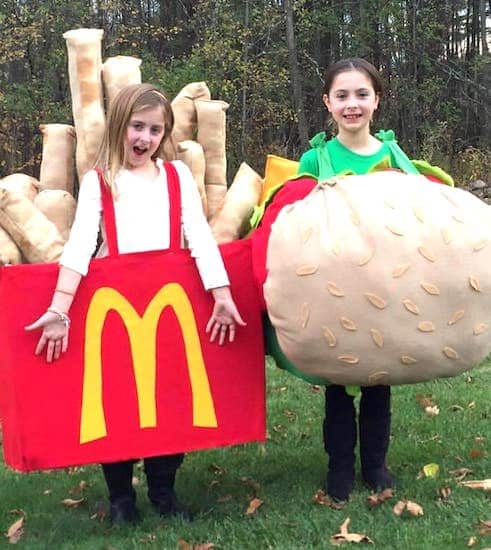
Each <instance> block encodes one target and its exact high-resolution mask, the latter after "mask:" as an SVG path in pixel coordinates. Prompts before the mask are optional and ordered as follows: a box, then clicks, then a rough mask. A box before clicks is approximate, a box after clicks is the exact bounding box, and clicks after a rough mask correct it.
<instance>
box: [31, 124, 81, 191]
mask: <svg viewBox="0 0 491 550" xmlns="http://www.w3.org/2000/svg"><path fill="white" fill-rule="evenodd" d="M39 129H40V131H41V134H42V136H43V153H42V160H41V171H40V175H39V188H40V189H61V190H62V191H66V192H68V193H70V194H71V195H73V181H74V175H75V165H74V159H75V128H74V127H73V126H70V125H69V124H40V125H39Z"/></svg>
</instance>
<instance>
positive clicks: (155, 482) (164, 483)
mask: <svg viewBox="0 0 491 550" xmlns="http://www.w3.org/2000/svg"><path fill="white" fill-rule="evenodd" d="M183 459H184V455H183V454H176V455H167V456H154V457H151V458H146V459H145V461H144V464H145V474H146V475H147V485H148V498H149V499H150V502H151V503H152V505H153V507H154V508H155V510H156V511H157V513H158V514H159V515H160V516H162V517H172V516H179V517H181V518H182V519H185V520H187V521H190V520H191V514H190V513H189V511H188V510H186V509H185V508H183V507H182V506H181V505H180V504H179V502H178V500H177V497H176V493H175V491H174V482H175V479H176V472H177V469H178V468H179V466H180V465H181V464H182V461H183Z"/></svg>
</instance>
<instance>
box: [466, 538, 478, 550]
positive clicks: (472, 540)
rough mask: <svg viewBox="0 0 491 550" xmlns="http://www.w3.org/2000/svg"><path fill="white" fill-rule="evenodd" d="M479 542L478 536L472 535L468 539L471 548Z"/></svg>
mask: <svg viewBox="0 0 491 550" xmlns="http://www.w3.org/2000/svg"><path fill="white" fill-rule="evenodd" d="M476 544H477V538H476V537H470V538H469V540H468V541H467V546H468V547H469V548H471V547H472V546H476Z"/></svg>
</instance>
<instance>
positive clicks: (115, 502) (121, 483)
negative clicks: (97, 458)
mask: <svg viewBox="0 0 491 550" xmlns="http://www.w3.org/2000/svg"><path fill="white" fill-rule="evenodd" d="M133 463H134V460H127V461H125V462H112V463H109V464H101V466H102V471H103V472H104V477H105V479H106V484H107V488H108V490H109V501H110V503H111V508H110V519H111V522H112V523H115V524H116V523H137V522H138V521H140V514H139V513H138V510H137V509H136V506H135V503H136V493H135V490H134V489H133V486H132V483H131V482H132V477H133Z"/></svg>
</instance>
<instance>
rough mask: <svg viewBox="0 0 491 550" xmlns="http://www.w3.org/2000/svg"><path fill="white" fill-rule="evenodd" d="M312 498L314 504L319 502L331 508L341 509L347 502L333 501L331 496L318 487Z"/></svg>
mask: <svg viewBox="0 0 491 550" xmlns="http://www.w3.org/2000/svg"><path fill="white" fill-rule="evenodd" d="M312 500H313V501H314V502H315V503H316V504H320V505H321V506H327V507H328V508H332V509H333V510H342V509H343V508H344V507H345V506H346V504H347V502H344V501H334V500H332V499H331V498H329V497H328V496H327V495H326V494H325V493H324V491H323V490H322V489H318V490H317V491H316V493H315V495H314V496H313V498H312Z"/></svg>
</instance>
